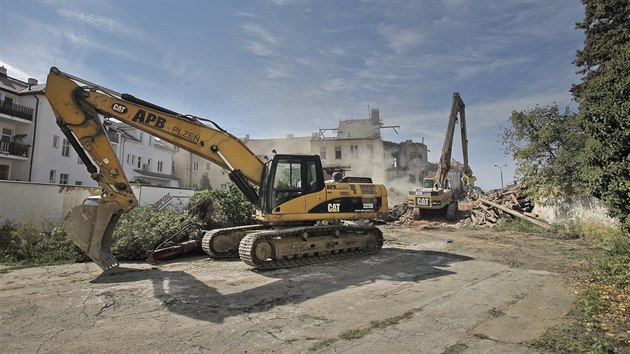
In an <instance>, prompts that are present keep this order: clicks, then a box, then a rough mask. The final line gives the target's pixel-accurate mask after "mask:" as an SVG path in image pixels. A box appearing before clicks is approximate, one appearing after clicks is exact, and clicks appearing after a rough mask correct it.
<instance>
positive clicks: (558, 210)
mask: <svg viewBox="0 0 630 354" xmlns="http://www.w3.org/2000/svg"><path fill="white" fill-rule="evenodd" d="M532 213H534V214H536V215H538V216H539V217H540V218H541V219H543V220H546V221H548V222H550V223H560V222H565V221H571V220H573V221H591V222H596V223H599V224H602V225H605V226H610V227H613V226H617V225H618V221H617V220H616V219H613V218H611V217H610V216H608V210H607V209H606V207H605V206H604V204H603V203H602V202H601V201H600V200H599V199H597V198H593V197H590V198H587V197H582V198H571V199H547V200H543V201H541V202H540V203H537V204H536V206H535V207H534V210H532Z"/></svg>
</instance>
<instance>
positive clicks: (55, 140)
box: [53, 135, 59, 149]
mask: <svg viewBox="0 0 630 354" xmlns="http://www.w3.org/2000/svg"><path fill="white" fill-rule="evenodd" d="M53 147H54V148H55V149H59V135H54V136H53Z"/></svg>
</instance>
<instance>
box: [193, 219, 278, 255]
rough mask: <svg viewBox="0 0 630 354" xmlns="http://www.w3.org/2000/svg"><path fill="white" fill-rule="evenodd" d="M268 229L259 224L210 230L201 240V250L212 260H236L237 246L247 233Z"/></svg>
mask: <svg viewBox="0 0 630 354" xmlns="http://www.w3.org/2000/svg"><path fill="white" fill-rule="evenodd" d="M268 228H270V226H268V225H262V224H261V225H246V226H236V227H228V228H223V229H214V230H210V231H207V232H206V234H205V235H204V236H203V238H202V239H201V248H202V249H203V251H204V252H206V254H208V255H209V256H210V257H212V258H237V257H238V247H239V244H240V242H241V240H242V239H243V237H245V235H247V233H248V232H252V231H259V230H265V229H268Z"/></svg>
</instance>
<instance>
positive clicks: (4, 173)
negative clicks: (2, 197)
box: [0, 165, 9, 180]
mask: <svg viewBox="0 0 630 354" xmlns="http://www.w3.org/2000/svg"><path fill="white" fill-rule="evenodd" d="M6 179H9V165H0V180H6Z"/></svg>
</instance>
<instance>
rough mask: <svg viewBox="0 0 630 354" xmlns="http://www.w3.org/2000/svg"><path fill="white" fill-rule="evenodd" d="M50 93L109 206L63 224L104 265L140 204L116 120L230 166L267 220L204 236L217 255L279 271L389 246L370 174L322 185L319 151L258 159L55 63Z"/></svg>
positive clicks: (194, 121)
mask: <svg viewBox="0 0 630 354" xmlns="http://www.w3.org/2000/svg"><path fill="white" fill-rule="evenodd" d="M45 94H46V97H47V99H48V101H49V102H50V105H51V107H52V110H53V112H54V114H55V116H56V117H57V124H58V126H59V127H60V129H61V131H62V132H63V133H64V135H65V136H66V138H67V139H68V141H69V142H70V144H71V145H72V147H73V148H74V150H76V151H77V153H78V154H79V157H80V159H81V160H82V161H83V163H84V164H85V166H86V167H87V170H88V172H89V173H90V175H91V177H92V179H94V180H95V181H96V182H98V184H99V185H100V187H101V188H102V195H101V199H102V202H101V203H100V204H98V205H79V206H75V207H74V208H72V209H71V210H70V211H69V212H68V214H67V215H66V217H65V219H64V229H65V231H66V233H67V234H68V236H69V237H70V238H71V239H72V240H73V241H74V242H75V243H76V244H77V245H78V246H79V248H81V249H82V250H83V251H84V252H85V253H86V254H87V255H88V256H89V257H90V258H91V259H92V260H93V261H94V262H95V263H96V264H97V265H98V266H99V267H101V268H102V269H103V270H107V269H110V268H114V267H116V266H118V262H117V261H116V259H115V258H114V257H113V255H112V252H111V244H112V235H113V231H114V228H115V226H116V224H117V222H118V220H119V218H120V217H121V215H122V214H124V213H126V212H128V211H130V210H131V209H132V208H134V207H135V206H136V205H137V204H138V200H137V199H136V197H135V196H134V194H133V192H132V190H131V186H130V184H129V181H128V180H127V177H126V176H125V173H124V171H123V168H122V166H121V163H120V161H119V159H118V158H117V154H116V151H115V150H114V148H113V146H112V144H111V143H110V141H109V138H108V136H107V133H106V130H105V128H104V125H103V119H110V118H114V119H116V120H118V121H121V122H124V123H126V124H128V125H130V126H133V127H135V128H137V129H139V130H141V131H144V132H147V133H149V134H151V135H153V136H155V137H158V138H160V139H162V140H164V141H167V142H170V143H171V144H173V145H175V146H178V147H180V148H182V149H185V150H187V151H190V152H191V153H194V154H196V155H199V156H201V157H204V158H205V159H207V160H209V161H211V162H213V163H215V164H217V165H219V166H220V167H222V168H224V169H225V170H227V171H228V172H229V173H228V174H229V177H230V179H231V181H232V182H233V183H234V184H235V185H236V186H237V187H238V188H239V189H240V190H241V191H242V192H243V194H244V195H245V197H246V198H247V199H248V200H249V201H250V202H251V203H252V204H254V205H255V206H256V215H255V218H256V219H257V220H258V221H259V222H260V223H258V224H253V225H246V226H239V227H232V228H223V229H214V230H210V231H205V232H204V235H203V237H202V241H201V245H202V248H203V250H204V251H205V252H206V253H207V254H208V255H210V256H211V257H214V258H227V257H240V259H241V260H242V261H244V262H245V263H247V264H249V265H250V266H252V267H254V268H257V269H276V268H285V267H294V266H300V265H305V264H312V263H317V262H321V261H324V260H332V259H339V258H347V257H351V256H357V255H362V254H371V253H375V252H378V251H379V250H380V249H381V247H382V246H383V235H382V233H381V231H380V230H379V229H378V228H377V227H376V226H374V224H373V223H372V222H370V220H375V219H385V218H386V217H387V214H388V205H387V190H386V188H385V186H383V185H381V184H373V183H372V181H371V179H366V178H364V177H356V178H353V177H346V178H345V179H343V180H341V181H325V180H324V173H323V169H322V164H321V161H320V158H319V156H318V155H291V154H274V155H273V156H272V158H271V159H268V158H266V157H258V156H256V155H255V154H254V153H253V152H252V151H251V150H250V149H249V148H248V147H247V146H246V145H245V144H244V143H243V142H242V141H241V140H239V139H238V138H236V137H235V136H233V135H232V134H230V133H228V132H227V131H225V130H224V129H222V128H221V127H220V126H219V125H218V124H216V123H215V122H212V121H210V120H206V119H203V118H200V117H196V116H192V115H182V114H179V113H177V112H174V111H171V110H168V109H166V108H163V107H160V106H158V105H156V104H153V103H150V102H147V101H144V100H141V99H138V98H136V97H134V96H132V95H129V94H120V93H118V92H115V91H112V90H110V89H107V88H105V87H102V86H99V85H96V84H93V83H91V82H89V81H86V80H83V79H81V78H78V77H75V76H72V75H70V74H67V73H64V72H62V71H60V70H58V69H57V68H55V67H53V68H51V69H50V73H49V75H48V79H47V82H46V93H45ZM88 155H89V156H88Z"/></svg>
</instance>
